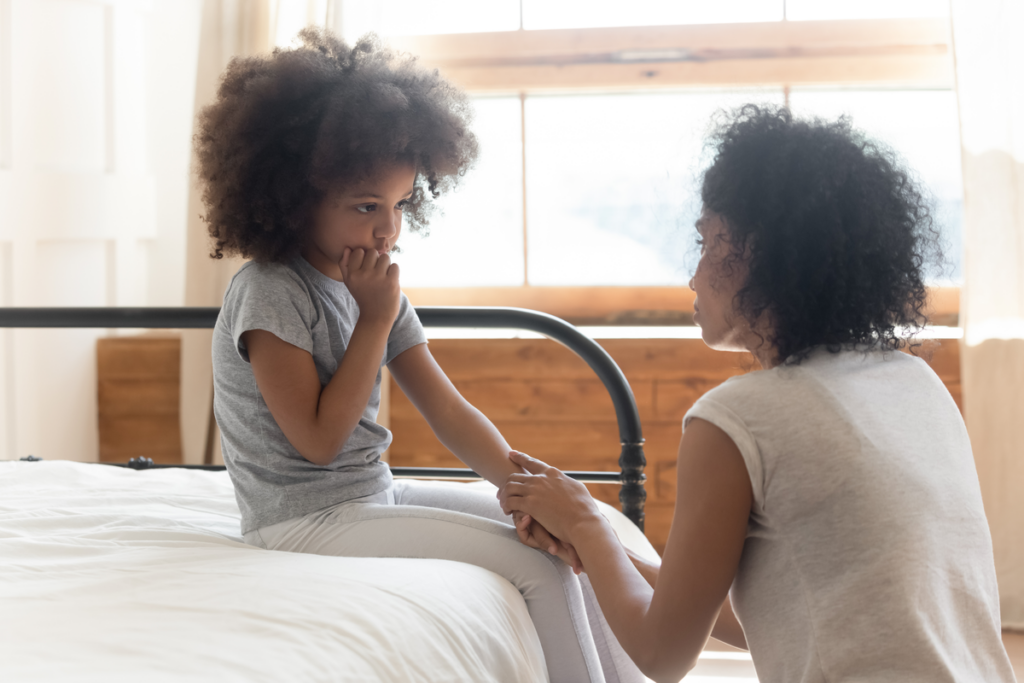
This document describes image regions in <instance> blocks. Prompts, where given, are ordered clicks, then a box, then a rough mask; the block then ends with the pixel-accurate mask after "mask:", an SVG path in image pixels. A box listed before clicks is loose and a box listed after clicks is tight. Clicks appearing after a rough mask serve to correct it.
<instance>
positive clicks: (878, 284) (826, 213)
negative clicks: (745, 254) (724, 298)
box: [701, 105, 942, 363]
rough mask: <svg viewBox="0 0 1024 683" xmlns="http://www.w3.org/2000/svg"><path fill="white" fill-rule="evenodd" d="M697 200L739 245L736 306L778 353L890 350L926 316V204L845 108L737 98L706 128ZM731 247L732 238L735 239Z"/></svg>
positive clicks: (929, 253)
mask: <svg viewBox="0 0 1024 683" xmlns="http://www.w3.org/2000/svg"><path fill="white" fill-rule="evenodd" d="M709 145H711V146H712V148H713V149H714V157H713V160H712V162H711V165H710V167H709V168H708V169H707V170H706V171H705V172H704V178H703V183H702V187H701V199H702V200H703V202H704V206H705V207H706V208H707V209H710V210H711V211H714V212H715V213H717V214H719V215H720V216H722V217H723V219H724V220H725V224H726V226H727V230H728V234H729V240H730V242H731V243H732V244H733V246H734V249H733V255H734V257H738V254H739V253H740V252H741V251H742V250H744V249H747V248H749V254H750V261H749V271H748V272H749V274H748V276H747V281H746V283H745V285H744V286H743V287H741V288H740V290H739V292H738V294H737V297H736V301H735V305H736V306H737V309H738V310H739V311H740V312H741V314H742V315H743V316H744V317H745V318H746V319H747V320H748V321H750V322H751V323H752V324H753V323H755V322H757V321H759V320H761V319H762V316H767V318H765V319H766V320H768V321H769V322H770V325H769V329H770V330H771V332H770V336H769V338H768V339H767V341H768V342H769V343H770V344H771V345H772V346H773V348H774V350H775V353H776V360H777V361H786V362H797V363H798V362H800V360H802V359H803V358H805V357H806V356H807V354H808V353H809V352H810V350H811V349H812V348H813V347H815V346H825V347H826V348H827V349H828V350H829V351H832V352H837V351H839V350H841V349H844V348H850V347H852V346H854V345H866V346H868V347H872V348H885V349H899V348H902V347H903V346H905V345H906V343H907V342H906V341H905V339H904V338H903V336H902V335H901V332H902V329H901V328H910V329H911V330H919V329H920V328H921V327H922V326H923V325H924V323H925V322H926V316H925V313H924V310H925V300H926V296H927V292H926V289H925V283H924V275H923V272H922V271H923V267H924V265H925V264H926V263H928V262H932V261H935V262H940V263H941V261H942V252H941V248H940V245H941V240H940V236H939V232H938V230H937V228H936V226H935V224H934V220H933V217H932V213H931V208H930V203H929V201H928V200H927V198H926V197H925V195H924V193H923V192H922V190H921V189H920V188H919V186H918V185H917V183H916V182H915V181H914V179H913V178H912V177H911V175H910V174H909V173H908V171H907V170H905V169H904V168H903V167H902V164H901V163H900V162H899V160H898V158H897V156H896V154H895V153H894V152H893V151H892V150H891V149H889V148H888V147H886V146H884V145H882V144H880V143H878V142H876V141H873V140H870V139H868V138H866V137H865V136H864V135H863V134H862V133H861V132H859V131H857V130H855V129H854V128H853V127H852V126H851V123H850V120H849V119H848V118H846V117H843V118H840V119H839V120H838V121H834V122H827V121H822V120H819V119H812V120H801V119H795V118H794V117H793V115H792V114H791V113H790V111H789V110H788V109H787V108H784V107H771V106H765V107H761V106H756V105H745V106H743V107H740V108H739V109H737V110H736V111H734V112H732V113H731V114H726V115H725V117H724V119H722V120H720V121H719V122H718V123H717V125H716V126H715V129H714V132H713V134H712V136H711V139H710V142H709ZM737 245H741V246H737Z"/></svg>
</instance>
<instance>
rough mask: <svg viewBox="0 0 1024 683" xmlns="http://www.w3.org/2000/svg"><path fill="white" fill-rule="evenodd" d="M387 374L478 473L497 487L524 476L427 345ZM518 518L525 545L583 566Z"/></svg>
mask: <svg viewBox="0 0 1024 683" xmlns="http://www.w3.org/2000/svg"><path fill="white" fill-rule="evenodd" d="M388 369H389V370H391V374H392V375H393V376H394V378H395V381H396V382H397V383H398V386H399V387H400V388H401V389H402V391H403V392H404V393H405V395H406V396H407V397H408V398H409V400H410V401H412V404H413V405H414V406H416V409H417V410H419V411H420V413H421V414H422V415H423V417H424V418H426V420H427V424H429V425H430V428H431V430H433V432H434V434H435V435H436V436H437V438H438V439H440V441H441V443H443V444H444V445H445V447H447V448H448V449H449V450H450V451H451V452H452V453H454V454H455V455H456V457H458V458H459V460H461V461H462V462H464V463H466V464H467V465H469V467H470V468H472V469H473V471H475V472H476V473H477V474H479V475H480V476H482V477H483V478H484V479H486V480H487V481H489V482H491V483H492V484H495V485H496V486H497V485H500V484H501V483H502V482H504V481H505V478H506V477H508V476H509V475H510V474H513V473H521V472H523V469H522V468H521V467H519V466H518V465H516V464H514V463H513V462H512V461H511V460H509V457H508V454H509V446H508V442H507V441H505V437H503V436H502V435H501V432H499V431H498V428H497V427H495V426H494V424H493V423H492V422H491V421H490V420H488V419H487V417H485V416H484V414H483V413H481V412H480V411H479V410H477V409H476V408H474V407H473V406H472V405H471V404H470V403H469V401H467V400H466V399H465V398H463V397H462V394H460V393H459V391H458V389H456V388H455V386H454V385H453V384H452V383H451V380H449V379H448V376H447V375H445V374H444V370H442V369H441V367H440V366H439V365H438V364H437V361H435V360H434V356H433V355H431V353H430V350H429V349H428V348H427V345H426V344H419V345H417V346H413V347H412V348H409V349H406V350H405V351H403V352H402V353H401V354H399V355H398V356H397V357H395V358H394V359H393V360H392V361H391V362H390V363H389V364H388ZM514 517H515V522H516V532H517V533H518V535H519V539H520V540H521V541H522V542H523V543H525V544H526V545H529V546H531V547H534V548H541V549H543V550H546V551H548V552H549V553H551V554H552V555H558V556H559V557H561V558H562V559H563V560H564V561H565V562H566V564H569V565H571V566H573V567H574V568H575V567H578V566H579V558H578V557H577V556H576V554H575V551H573V550H572V549H571V548H568V547H566V546H564V545H563V544H561V543H559V542H558V541H557V540H556V539H553V538H552V537H551V535H550V534H549V533H548V532H547V530H546V529H544V527H543V526H541V525H540V524H537V523H536V522H535V521H533V520H532V519H530V518H529V516H527V515H524V514H522V513H518V512H517V513H515V514H514Z"/></svg>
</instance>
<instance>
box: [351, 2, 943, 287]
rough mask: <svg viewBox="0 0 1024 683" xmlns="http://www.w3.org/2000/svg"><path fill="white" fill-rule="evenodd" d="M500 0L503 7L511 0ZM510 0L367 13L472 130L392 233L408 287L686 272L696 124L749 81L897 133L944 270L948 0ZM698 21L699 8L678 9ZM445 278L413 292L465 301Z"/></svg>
mask: <svg viewBox="0 0 1024 683" xmlns="http://www.w3.org/2000/svg"><path fill="white" fill-rule="evenodd" d="M403 1H404V0H403ZM451 1H452V2H454V0H451ZM400 4H402V2H400V0H386V2H383V3H379V5H380V6H381V7H384V6H387V7H392V9H395V8H398V6H399V5H400ZM424 4H425V3H424ZM414 5H415V3H412V4H410V5H409V7H414ZM441 5H445V6H446V7H447V4H445V3H443V2H434V3H432V4H431V5H430V7H434V8H436V7H440V6H441ZM417 6H418V5H417ZM474 6H476V5H474ZM627 6H628V9H629V12H628V15H629V16H628V17H626V16H620V15H621V12H622V11H624V10H623V7H627ZM403 7H404V5H403ZM501 7H502V8H504V9H500V10H499V11H498V12H497V14H501V15H502V17H504V18H503V19H501V21H502V22H504V24H503V25H507V24H509V22H511V21H512V20H511V19H509V17H510V16H511V14H510V13H511V12H512V11H511V10H508V9H507V7H506V6H505V5H504V4H502V5H501ZM512 7H514V8H515V9H516V11H517V12H520V13H521V16H520V17H518V19H519V20H521V25H522V27H523V28H521V29H519V28H518V27H517V29H508V28H500V29H499V28H490V29H483V28H480V26H483V25H484V24H483V23H480V22H484V19H482V18H480V17H477V19H474V20H473V21H476V22H477V24H475V26H477V27H476V28H473V27H470V26H469V24H466V25H465V27H462V24H459V28H451V24H445V25H444V26H442V27H441V28H445V27H447V28H446V30H448V31H449V33H448V34H445V35H427V34H428V33H429V32H431V31H433V30H434V29H432V28H431V27H430V25H428V24H429V22H427V21H426V20H425V19H423V20H421V19H416V20H415V21H412V20H410V21H412V23H411V24H409V26H411V27H412V29H416V27H419V33H420V35H406V36H404V37H402V36H399V35H398V34H400V33H408V32H409V30H412V29H409V30H407V29H408V27H406V24H407V23H408V22H406V18H408V17H406V18H402V19H401V20H400V21H399V20H396V23H395V26H396V27H398V28H396V30H395V31H390V32H389V31H382V33H385V34H388V33H391V34H392V36H391V37H390V38H389V41H390V42H391V43H392V45H394V46H395V47H397V48H398V49H400V50H404V51H407V52H410V53H412V54H416V55H418V56H419V57H420V59H421V61H422V62H423V63H424V64H427V65H430V66H435V67H437V68H439V69H440V70H441V72H442V73H443V74H444V75H445V76H446V77H448V78H450V79H451V80H453V81H454V82H456V83H458V84H460V85H462V86H463V87H464V88H466V89H467V90H468V91H469V92H470V94H471V96H472V97H473V99H474V102H475V104H476V108H477V112H478V113H477V120H476V123H475V130H476V132H477V134H478V136H479V138H480V142H481V158H480V161H479V165H478V167H477V169H475V170H473V171H471V173H470V175H469V176H468V177H467V179H466V181H465V183H464V184H463V186H462V187H460V188H459V190H458V191H457V192H456V193H454V194H452V195H451V196H450V197H447V198H445V199H444V201H443V203H442V206H441V208H442V210H443V215H439V216H437V217H436V218H435V219H434V220H433V221H432V226H431V235H430V236H429V237H428V238H426V239H418V238H414V237H412V236H410V237H409V238H407V239H406V240H405V243H404V244H402V248H403V250H404V251H405V252H406V253H407V255H408V258H404V257H403V260H402V265H403V284H404V285H405V286H406V287H407V288H411V289H413V290H415V289H416V288H425V287H429V288H459V287H483V288H491V289H490V290H488V292H486V293H485V295H481V296H482V297H485V298H481V300H480V301H479V303H496V301H495V300H494V297H495V292H496V291H497V290H494V289H493V288H495V287H497V288H510V287H518V288H519V289H520V290H521V291H523V292H526V291H527V290H530V289H531V288H543V289H544V290H545V291H548V290H549V288H574V287H576V288H579V287H584V288H588V287H589V288H592V287H597V286H605V287H645V288H657V287H679V286H680V285H683V284H685V283H686V282H687V280H688V279H689V276H690V271H691V268H692V266H693V262H694V259H693V257H694V256H695V253H694V250H693V248H692V247H691V244H692V232H691V226H692V223H693V220H694V219H695V217H696V214H697V211H698V210H699V199H698V197H697V191H698V187H697V181H698V174H699V171H700V170H701V169H702V167H703V165H704V163H705V162H706V159H705V158H704V156H703V154H702V152H703V150H702V147H701V144H702V139H703V135H704V133H705V131H706V129H707V126H708V124H709V121H710V117H711V114H712V112H713V111H715V110H716V109H719V108H723V107H724V108H730V107H733V106H735V105H738V104H740V103H743V102H747V101H757V102H771V103H783V102H785V103H788V104H789V105H790V106H791V107H792V108H793V110H794V113H796V114H797V115H820V116H826V117H830V118H834V117H836V116H838V115H839V114H841V113H847V114H850V115H851V116H852V118H853V122H854V125H856V126H857V127H859V128H863V129H865V130H866V131H867V132H868V133H869V135H871V136H873V137H877V138H879V139H881V140H882V141H884V142H886V143H888V144H890V145H891V146H892V147H893V148H895V149H896V150H897V152H898V153H899V154H900V155H901V156H903V157H904V158H905V160H906V161H907V163H908V164H909V165H910V166H911V167H912V168H913V169H914V170H915V171H916V172H917V173H918V175H919V177H920V179H921V180H922V181H923V182H924V184H925V185H926V187H927V188H928V190H929V192H930V193H931V194H932V195H933V197H934V198H935V200H936V205H937V214H936V215H937V217H938V219H939V222H940V225H941V227H942V230H943V233H944V235H945V237H946V242H947V245H948V247H949V256H950V261H951V268H950V269H948V270H947V271H946V272H942V273H938V272H937V273H931V274H930V276H931V277H932V279H933V280H935V281H936V282H947V283H948V282H956V281H957V280H958V278H959V262H960V258H959V252H960V244H961V240H960V204H961V201H962V189H961V182H960V166H959V137H958V133H957V118H956V102H955V96H954V93H953V91H952V86H953V83H952V60H951V55H950V50H949V47H948V17H947V15H948V8H946V6H945V3H943V2H936V1H934V0H889V1H887V2H885V3H879V2H874V1H872V2H838V1H829V2H824V1H817V0H816V1H815V2H810V1H809V0H807V1H805V0H785V2H778V3H776V2H744V1H743V0H730V1H729V2H723V3H711V4H708V3H696V2H669V3H658V2H654V1H653V0H636V2H633V3H628V5H624V4H622V3H583V2H579V1H576V0H561V1H557V0H545V1H543V2H542V1H541V0H522V2H521V4H520V3H513V5H512ZM381 11H384V10H381ZM403 11H405V10H403ZM419 11H420V10H419V9H414V10H409V12H410V13H409V14H408V16H410V17H411V16H414V15H415V16H418V15H416V12H419ZM474 11H476V10H474ZM707 12H712V13H713V14H714V16H712V14H706V13H707ZM617 13H618V14H617ZM702 13H705V14H702ZM469 14H472V12H467V13H466V16H465V17H463V18H462V19H460V21H462V20H463V19H465V20H466V21H469V17H468V15H469ZM497 14H495V16H497ZM719 15H720V16H719ZM783 17H785V18H786V19H788V20H782V19H783ZM878 17H884V18H881V19H879V18H878ZM491 19H494V17H491ZM848 19H854V20H853V21H850V20H848ZM494 20H495V21H497V19H494ZM487 21H490V19H487ZM702 21H704V22H715V23H711V24H705V25H694V24H695V23H698V22H702ZM402 22H406V23H402ZM638 23H643V24H645V25H644V26H636V25H635V24H638ZM350 26H351V24H350ZM495 26H497V24H495ZM401 27H406V28H401ZM463 28H465V31H467V32H464V33H456V32H455V31H462V30H463ZM399 29H401V30H399ZM484 30H487V31H490V32H482V31H484ZM471 31H477V32H476V33H474V32H471ZM407 263H408V265H407ZM524 285H528V287H523V286H524ZM447 291H448V292H449V293H448V294H444V293H443V292H439V291H438V292H435V294H437V297H436V298H429V297H428V298H426V299H419V300H418V301H419V302H420V303H455V301H454V300H452V301H449V300H448V299H451V298H452V297H453V296H455V297H456V298H457V299H458V303H471V302H472V301H473V299H472V298H470V299H467V298H466V297H465V296H464V295H461V294H453V292H455V290H451V289H449V290H447ZM551 291H553V290H551ZM581 291H582V290H581ZM651 291H653V289H652V290H651ZM524 296H525V295H524ZM531 296H532V295H531ZM445 297H448V299H446V298H445ZM486 297H489V298H486ZM954 299H955V297H954ZM529 301H530V302H531V305H535V303H536V300H535V299H529ZM511 302H512V300H509V299H502V300H501V303H511Z"/></svg>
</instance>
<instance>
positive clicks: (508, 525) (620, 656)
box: [245, 479, 646, 683]
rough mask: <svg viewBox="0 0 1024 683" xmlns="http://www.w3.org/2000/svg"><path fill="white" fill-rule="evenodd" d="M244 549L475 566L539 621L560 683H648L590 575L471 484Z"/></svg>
mask: <svg viewBox="0 0 1024 683" xmlns="http://www.w3.org/2000/svg"><path fill="white" fill-rule="evenodd" d="M245 542H246V543H248V544H250V545H255V546H258V547H261V548H267V549H270V550H284V551H289V552H299V553H312V554H316V555H338V556H344V557H415V558H430V559H441V560H456V561H458V562H468V563H469V564H474V565H476V566H478V567H483V568H484V569H488V570H490V571H492V572H494V573H496V574H498V575H500V576H503V577H505V578H506V579H508V581H509V582H511V583H512V585H513V586H515V587H516V588H517V589H518V590H519V592H520V593H521V594H522V596H523V599H524V600H525V601H526V608H527V609H528V610H529V612H530V617H531V618H532V619H533V623H534V626H535V627H536V629H537V634H538V635H539V636H540V642H541V647H542V648H543V649H544V658H545V661H546V663H547V668H548V675H549V677H550V679H551V681H552V683H577V682H581V683H582V682H590V683H598V682H600V681H605V682H607V683H640V682H642V681H644V680H646V679H645V678H644V676H643V675H642V674H641V673H640V671H639V669H637V668H636V665H635V664H633V662H632V660H630V659H629V656H628V655H626V653H625V652H624V651H623V650H622V647H621V646H620V645H619V643H618V641H617V640H616V639H615V636H614V635H612V632H611V629H610V628H609V627H608V624H607V622H605V619H604V615H603V614H601V609H600V608H599V607H598V604H597V600H596V599H595V597H594V591H593V589H592V588H591V586H590V582H589V581H587V580H586V575H582V576H581V577H579V578H578V577H577V576H576V575H575V574H573V572H572V569H571V568H569V567H568V566H566V565H565V564H564V563H563V562H562V561H561V560H559V559H558V558H557V557H553V556H551V555H549V554H547V553H546V552H542V551H539V550H535V549H533V548H529V547H527V546H525V545H523V544H522V543H520V542H519V538H518V537H517V536H516V532H515V528H514V527H513V526H512V520H511V517H509V516H507V515H505V514H504V513H503V512H502V511H501V507H500V506H499V505H498V501H497V500H496V499H495V497H494V493H493V492H490V491H487V490H481V489H475V488H470V487H467V486H466V485H465V484H456V483H447V482H426V481H415V480H402V479H399V480H396V481H394V483H393V484H392V487H391V488H390V489H389V490H387V491H383V492H381V493H378V494H376V495H373V496H367V497H366V498H360V499H357V500H354V501H346V502H345V503H340V504H338V505H333V506H331V507H329V508H325V509H323V510H318V511H316V512H313V513H310V514H308V515H306V516H304V517H299V518H296V519H290V520H288V521H285V522H281V523H279V524H273V525H271V526H266V527H263V528H262V529H259V530H258V531H251V532H249V533H248V534H246V535H245Z"/></svg>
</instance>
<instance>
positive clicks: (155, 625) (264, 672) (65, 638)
mask: <svg viewBox="0 0 1024 683" xmlns="http://www.w3.org/2000/svg"><path fill="white" fill-rule="evenodd" d="M238 518H239V514H238V508H237V506H236V504H235V499H234V494H233V491H232V488H231V482H230V481H229V480H228V477H227V474H225V473H209V472H197V471H188V470H154V471H148V472H147V471H143V472H135V471H132V470H127V469H122V468H116V467H105V466H101V465H90V464H82V463H74V462H57V461H55V462H0V681H4V682H5V683H14V682H16V681H33V682H40V683H48V682H50V681H104V682H109V681H133V682H135V681H147V682H148V681H162V680H167V681H171V680H174V681H183V680H188V681H205V680H209V681H275V682H277V681H396V682H397V681H401V682H403V683H406V682H408V681H546V680H547V674H546V671H545V666H544V655H543V653H542V651H541V647H540V643H539V641H538V639H537V634H536V631H535V630H534V628H533V624H532V622H531V621H530V618H529V615H528V614H527V611H526V606H525V604H524V602H523V600H522V597H521V596H520V595H519V593H518V592H517V591H516V590H515V589H514V588H513V587H512V585H511V584H509V583H508V582H507V581H505V580H504V579H502V578H501V577H499V576H498V575H497V574H493V573H491V572H489V571H486V570H484V569H480V568H477V567H473V566H470V565H466V564H462V563H458V562H449V561H444V560H410V559H362V558H337V557H321V556H316V555H302V554H293V553H282V552H272V551H267V550H261V549H257V548H252V547H249V546H246V545H244V544H243V543H242V542H241V539H240V538H239V524H238Z"/></svg>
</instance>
